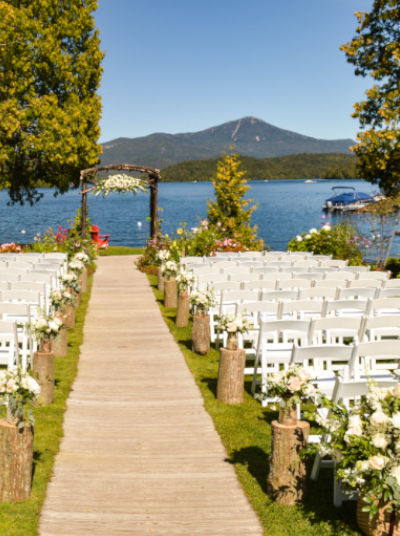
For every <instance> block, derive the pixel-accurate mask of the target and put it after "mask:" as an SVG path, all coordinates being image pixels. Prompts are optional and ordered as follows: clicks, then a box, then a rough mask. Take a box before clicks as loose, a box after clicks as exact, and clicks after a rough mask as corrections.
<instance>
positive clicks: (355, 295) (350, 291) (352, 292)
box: [337, 286, 377, 300]
mask: <svg viewBox="0 0 400 536" xmlns="http://www.w3.org/2000/svg"><path fill="white" fill-rule="evenodd" d="M376 294H377V289H376V288H374V287H361V286H360V287H348V288H339V289H338V295H337V299H338V300H348V299H352V300H357V299H358V300H367V299H369V298H376V297H377V296H376Z"/></svg>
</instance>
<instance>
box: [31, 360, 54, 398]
mask: <svg viewBox="0 0 400 536" xmlns="http://www.w3.org/2000/svg"><path fill="white" fill-rule="evenodd" d="M32 368H33V376H34V378H35V379H36V380H37V382H38V383H39V385H40V396H39V404H41V405H47V404H52V403H53V402H54V354H52V353H51V352H40V351H39V352H35V353H34V354H33V367H32Z"/></svg>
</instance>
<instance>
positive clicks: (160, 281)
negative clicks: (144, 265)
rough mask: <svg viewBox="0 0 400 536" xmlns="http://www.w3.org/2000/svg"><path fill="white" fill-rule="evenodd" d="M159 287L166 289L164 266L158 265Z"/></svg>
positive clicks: (159, 288)
mask: <svg viewBox="0 0 400 536" xmlns="http://www.w3.org/2000/svg"><path fill="white" fill-rule="evenodd" d="M157 288H158V290H161V291H163V290H164V276H163V275H162V266H158V267H157Z"/></svg>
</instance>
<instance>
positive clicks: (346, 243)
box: [287, 223, 362, 265]
mask: <svg viewBox="0 0 400 536" xmlns="http://www.w3.org/2000/svg"><path fill="white" fill-rule="evenodd" d="M357 237H358V234H357V231H356V229H355V228H354V227H353V226H352V225H349V224H344V223H343V224H337V225H333V226H332V227H331V226H330V225H328V224H326V225H325V226H323V227H321V229H319V230H317V229H310V230H309V231H308V233H306V232H303V233H301V235H297V236H296V237H294V238H292V239H291V240H290V242H289V243H288V245H287V249H288V251H313V252H314V253H315V254H318V255H332V257H333V258H334V259H348V260H349V264H353V265H359V264H361V263H362V252H361V250H360V248H359V245H358V243H359V242H358V238H357Z"/></svg>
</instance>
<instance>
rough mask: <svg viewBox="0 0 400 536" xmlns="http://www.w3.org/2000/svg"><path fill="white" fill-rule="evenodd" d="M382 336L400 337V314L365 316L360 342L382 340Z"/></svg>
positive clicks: (385, 337) (388, 337) (389, 337)
mask: <svg viewBox="0 0 400 536" xmlns="http://www.w3.org/2000/svg"><path fill="white" fill-rule="evenodd" d="M382 338H383V339H399V338H400V315H383V316H368V317H366V318H364V325H363V333H362V337H360V342H373V341H380V340H382ZM399 344H400V342H399Z"/></svg>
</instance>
